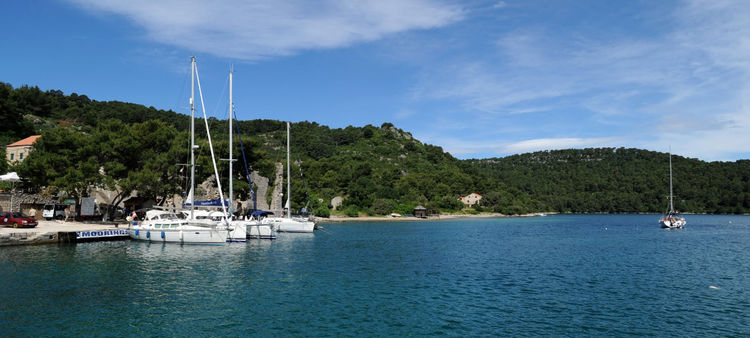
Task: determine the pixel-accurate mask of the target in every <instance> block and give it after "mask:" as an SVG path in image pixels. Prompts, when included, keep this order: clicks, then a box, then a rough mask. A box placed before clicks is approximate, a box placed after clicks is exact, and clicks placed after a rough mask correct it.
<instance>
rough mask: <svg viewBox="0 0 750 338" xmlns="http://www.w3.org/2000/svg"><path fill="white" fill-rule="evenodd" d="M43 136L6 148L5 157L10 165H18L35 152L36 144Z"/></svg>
mask: <svg viewBox="0 0 750 338" xmlns="http://www.w3.org/2000/svg"><path fill="white" fill-rule="evenodd" d="M40 137H42V135H32V136H29V137H27V138H25V139H23V140H20V141H17V142H13V143H11V144H9V145H7V146H5V157H6V161H8V164H18V163H20V162H21V161H23V160H24V158H26V157H28V156H29V153H30V152H31V151H33V150H34V142H36V140H37V139H38V138H40Z"/></svg>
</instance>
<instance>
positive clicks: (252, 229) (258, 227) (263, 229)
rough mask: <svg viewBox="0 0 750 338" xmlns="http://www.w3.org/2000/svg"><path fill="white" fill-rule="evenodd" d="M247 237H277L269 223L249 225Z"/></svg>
mask: <svg viewBox="0 0 750 338" xmlns="http://www.w3.org/2000/svg"><path fill="white" fill-rule="evenodd" d="M247 237H248V238H253V239H275V238H276V233H275V232H274V231H273V229H272V228H271V226H270V225H268V224H253V225H248V228H247Z"/></svg>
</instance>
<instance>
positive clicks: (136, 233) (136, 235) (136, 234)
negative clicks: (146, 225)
mask: <svg viewBox="0 0 750 338" xmlns="http://www.w3.org/2000/svg"><path fill="white" fill-rule="evenodd" d="M138 231H139V230H138V229H135V237H138Z"/></svg>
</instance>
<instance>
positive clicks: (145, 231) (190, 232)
mask: <svg viewBox="0 0 750 338" xmlns="http://www.w3.org/2000/svg"><path fill="white" fill-rule="evenodd" d="M128 235H130V238H132V239H135V240H140V241H148V242H162V243H180V244H224V243H225V242H226V241H227V235H228V230H227V228H226V227H217V226H215V225H214V226H207V225H202V224H200V223H188V222H186V221H185V220H181V219H179V218H178V217H177V215H175V214H173V213H170V212H166V211H161V210H149V211H147V212H146V220H145V221H142V222H140V223H138V222H136V223H134V224H133V225H132V226H130V228H129V229H128Z"/></svg>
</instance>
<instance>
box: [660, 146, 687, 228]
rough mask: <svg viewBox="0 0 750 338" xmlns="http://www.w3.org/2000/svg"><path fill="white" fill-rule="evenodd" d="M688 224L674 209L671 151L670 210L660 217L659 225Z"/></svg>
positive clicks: (676, 226) (670, 158) (672, 226)
mask: <svg viewBox="0 0 750 338" xmlns="http://www.w3.org/2000/svg"><path fill="white" fill-rule="evenodd" d="M685 224H687V221H686V220H685V217H682V216H680V215H678V214H677V212H676V211H674V202H673V194H672V153H671V152H670V153H669V212H667V214H666V215H664V217H662V218H660V219H659V225H661V227H662V228H664V229H682V228H683V227H685Z"/></svg>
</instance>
